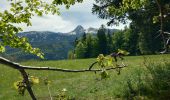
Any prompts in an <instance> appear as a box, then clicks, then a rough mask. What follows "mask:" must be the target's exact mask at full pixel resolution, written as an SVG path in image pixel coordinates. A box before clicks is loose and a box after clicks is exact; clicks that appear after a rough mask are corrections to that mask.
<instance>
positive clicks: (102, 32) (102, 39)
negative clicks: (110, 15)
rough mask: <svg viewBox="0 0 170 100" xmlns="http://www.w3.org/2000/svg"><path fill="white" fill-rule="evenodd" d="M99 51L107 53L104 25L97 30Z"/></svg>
mask: <svg viewBox="0 0 170 100" xmlns="http://www.w3.org/2000/svg"><path fill="white" fill-rule="evenodd" d="M97 38H98V45H99V48H98V50H99V52H100V53H102V54H107V53H108V52H107V38H106V29H105V26H104V25H102V26H101V28H100V29H99V30H98V32H97Z"/></svg>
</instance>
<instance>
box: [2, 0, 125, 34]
mask: <svg viewBox="0 0 170 100" xmlns="http://www.w3.org/2000/svg"><path fill="white" fill-rule="evenodd" d="M2 1H3V2H2ZM2 1H0V8H2V10H4V9H9V7H10V6H9V3H7V2H6V0H2ZM93 3H94V0H84V1H83V3H76V4H75V5H73V6H71V7H70V9H65V7H64V6H60V9H61V16H57V15H44V16H43V17H38V16H34V17H32V19H31V21H32V26H29V27H26V26H25V25H23V24H20V26H22V27H23V28H24V31H53V32H70V31H72V30H73V29H74V28H75V27H76V26H77V25H82V26H83V27H85V28H89V27H94V28H99V27H100V25H101V24H105V25H106V23H107V20H103V19H99V18H98V17H97V15H93V14H92V13H91V9H92V6H93ZM123 27H124V25H120V26H118V27H117V26H113V27H110V28H119V29H122V28H123Z"/></svg>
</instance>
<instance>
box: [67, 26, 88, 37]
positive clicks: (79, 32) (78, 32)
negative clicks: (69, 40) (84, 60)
mask: <svg viewBox="0 0 170 100" xmlns="http://www.w3.org/2000/svg"><path fill="white" fill-rule="evenodd" d="M84 32H85V29H84V28H83V26H81V25H78V26H77V27H76V28H75V29H74V30H73V31H71V32H69V34H76V35H78V36H79V35H80V36H81V35H82V34H83V33H84Z"/></svg>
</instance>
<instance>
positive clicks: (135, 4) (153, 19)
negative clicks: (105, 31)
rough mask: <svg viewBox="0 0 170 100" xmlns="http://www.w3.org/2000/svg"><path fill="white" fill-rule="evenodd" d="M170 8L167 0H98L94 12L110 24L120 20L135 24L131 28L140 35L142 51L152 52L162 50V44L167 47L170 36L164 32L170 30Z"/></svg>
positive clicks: (115, 23) (117, 22)
mask: <svg viewBox="0 0 170 100" xmlns="http://www.w3.org/2000/svg"><path fill="white" fill-rule="evenodd" d="M169 8H170V2H169V1H167V0H113V1H109V0H105V1H104V0H96V4H94V6H93V9H92V12H93V13H94V14H97V15H98V16H99V17H100V18H102V19H108V20H109V22H108V25H117V24H119V23H120V22H121V23H124V24H125V23H130V25H133V28H132V27H131V29H132V31H136V32H137V33H138V35H139V40H138V41H139V44H138V46H139V47H140V49H141V53H142V54H152V53H155V52H157V51H160V48H161V46H163V45H162V44H164V48H165V47H167V46H165V41H166V40H167V38H168V36H167V35H165V34H164V33H163V32H164V31H169V29H168V28H167V27H168V25H169V24H168V23H169V15H168V13H169V12H170V10H169ZM128 20H130V22H129V21H128ZM159 27H160V28H159ZM159 29H160V30H161V31H160V34H158V33H159V32H158V31H159ZM167 48H168V47H167Z"/></svg>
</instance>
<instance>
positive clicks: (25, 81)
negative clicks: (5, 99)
mask: <svg viewBox="0 0 170 100" xmlns="http://www.w3.org/2000/svg"><path fill="white" fill-rule="evenodd" d="M99 57H100V55H99ZM99 57H98V58H99ZM0 63H1V64H3V65H7V66H8V67H11V68H14V69H16V70H18V71H19V72H20V73H21V75H22V77H23V81H22V83H23V84H24V86H25V88H26V89H27V91H28V92H29V95H30V96H31V98H32V100H36V97H35V95H34V93H33V91H32V88H31V83H30V80H29V77H28V74H27V73H26V71H25V70H26V69H27V70H47V71H59V72H74V73H77V72H97V71H98V72H101V77H102V78H106V77H105V76H107V73H106V70H116V69H119V70H120V69H122V68H124V67H126V66H125V65H116V67H113V66H110V67H109V68H105V69H103V68H102V69H91V68H92V67H93V66H94V65H95V64H97V62H94V63H92V65H90V68H89V69H82V70H72V69H62V68H54V67H33V66H24V65H20V64H18V63H15V62H12V61H10V60H7V59H5V58H3V57H0ZM98 63H100V62H99V61H98ZM24 91H25V90H24Z"/></svg>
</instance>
